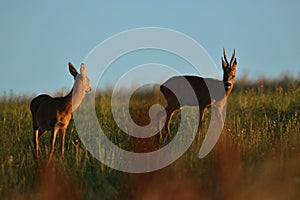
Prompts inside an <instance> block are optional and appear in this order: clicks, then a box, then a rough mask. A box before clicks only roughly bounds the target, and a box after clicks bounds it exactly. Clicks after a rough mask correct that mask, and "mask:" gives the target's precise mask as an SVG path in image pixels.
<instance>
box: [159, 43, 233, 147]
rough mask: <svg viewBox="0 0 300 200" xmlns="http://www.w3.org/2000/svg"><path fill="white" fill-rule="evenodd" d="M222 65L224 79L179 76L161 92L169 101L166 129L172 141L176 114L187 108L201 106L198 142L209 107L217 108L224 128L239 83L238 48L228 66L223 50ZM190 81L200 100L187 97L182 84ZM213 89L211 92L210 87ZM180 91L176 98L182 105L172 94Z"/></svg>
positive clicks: (173, 78) (160, 135) (163, 87)
mask: <svg viewBox="0 0 300 200" xmlns="http://www.w3.org/2000/svg"><path fill="white" fill-rule="evenodd" d="M222 66H223V80H217V79H213V78H202V77H199V76H175V77H172V78H170V79H169V80H167V81H166V82H165V83H163V84H162V85H161V86H160V91H161V92H162V94H163V95H164V97H165V99H166V101H167V107H166V108H165V111H166V113H167V115H166V121H165V128H166V131H167V132H168V135H169V138H170V139H172V135H171V131H170V121H171V119H172V116H173V114H174V112H175V111H177V110H179V109H181V108H182V107H183V106H185V105H186V106H198V107H199V114H200V116H199V127H198V140H199V135H200V134H199V132H200V126H201V123H202V120H203V117H204V112H205V110H206V109H207V108H209V107H212V108H213V109H215V111H216V114H217V116H218V119H219V120H220V122H221V124H222V125H223V118H222V111H223V107H224V105H225V103H226V100H227V98H228V96H229V94H230V93H231V90H232V88H233V85H234V83H235V74H236V68H237V60H236V57H235V49H234V52H233V54H232V57H231V60H230V62H229V63H228V61H227V58H226V52H225V49H223V58H222ZM186 81H187V82H188V83H189V85H190V86H191V88H192V90H193V91H194V93H195V95H196V100H195V101H191V100H190V97H189V96H186V95H185V94H184V93H185V91H184V90H185V89H186V88H183V86H182V85H184V82H186ZM207 86H209V87H211V88H213V89H212V90H209V89H208V87H207ZM219 88H221V89H219ZM172 91H174V92H175V91H176V93H177V94H176V95H180V96H181V97H182V96H183V98H181V102H179V100H178V98H177V97H176V95H175V94H174V93H173V92H172ZM158 119H159V126H161V120H162V113H161V112H160V113H158ZM159 130H160V133H159V141H161V140H162V133H161V128H160V127H159Z"/></svg>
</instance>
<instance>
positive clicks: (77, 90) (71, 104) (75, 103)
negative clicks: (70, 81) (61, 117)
mask: <svg viewBox="0 0 300 200" xmlns="http://www.w3.org/2000/svg"><path fill="white" fill-rule="evenodd" d="M84 95H85V91H84V86H83V84H82V81H81V80H79V79H76V80H75V83H74V85H73V88H72V90H71V91H70V92H69V94H68V95H67V96H66V100H67V102H68V103H67V107H68V110H71V112H74V111H75V110H76V109H77V108H78V107H79V105H80V104H81V102H82V100H83V98H84Z"/></svg>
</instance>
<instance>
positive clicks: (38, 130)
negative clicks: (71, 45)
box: [30, 63, 91, 161]
mask: <svg viewBox="0 0 300 200" xmlns="http://www.w3.org/2000/svg"><path fill="white" fill-rule="evenodd" d="M69 71H70V73H71V75H72V76H73V77H74V80H75V81H74V85H73V87H72V89H71V91H70V92H69V93H68V94H67V95H66V96H64V97H55V98H54V97H51V96H49V95H47V94H42V95H39V96H37V97H35V98H34V99H33V100H32V101H31V103H30V110H31V114H32V124H33V132H34V140H33V141H34V147H35V156H36V159H37V160H39V154H38V151H39V139H40V137H41V136H42V135H43V134H44V133H45V131H51V134H52V136H51V150H50V155H49V160H48V161H50V160H51V159H52V156H53V152H54V145H55V140H56V136H57V133H58V132H60V133H61V154H62V157H63V156H64V143H65V135H66V129H67V127H68V124H69V122H70V120H71V115H72V112H73V111H74V110H76V109H77V108H78V107H79V105H80V104H81V102H82V100H83V98H84V96H85V94H86V93H87V92H90V91H91V87H90V80H89V78H88V77H87V70H86V66H85V65H84V64H81V67H80V73H78V72H77V70H76V69H75V67H74V66H73V65H72V63H69Z"/></svg>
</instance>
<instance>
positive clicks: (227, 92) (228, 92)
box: [224, 85, 233, 98]
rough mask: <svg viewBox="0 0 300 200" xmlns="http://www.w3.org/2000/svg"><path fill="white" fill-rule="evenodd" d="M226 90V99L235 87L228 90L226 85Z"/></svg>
mask: <svg viewBox="0 0 300 200" xmlns="http://www.w3.org/2000/svg"><path fill="white" fill-rule="evenodd" d="M224 88H225V95H226V98H227V97H228V96H229V95H230V93H231V91H232V88H233V85H232V86H231V87H230V88H226V87H225V85H224Z"/></svg>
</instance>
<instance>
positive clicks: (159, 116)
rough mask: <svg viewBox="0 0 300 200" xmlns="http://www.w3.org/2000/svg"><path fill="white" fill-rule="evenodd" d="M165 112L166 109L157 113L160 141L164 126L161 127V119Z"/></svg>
mask: <svg viewBox="0 0 300 200" xmlns="http://www.w3.org/2000/svg"><path fill="white" fill-rule="evenodd" d="M163 113H164V110H163V111H160V112H158V113H157V115H156V118H157V122H158V130H159V134H158V141H159V142H161V141H162V132H161V131H162V130H161V129H162V127H161V121H162V118H163V117H162V115H163Z"/></svg>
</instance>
